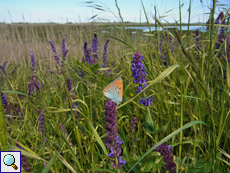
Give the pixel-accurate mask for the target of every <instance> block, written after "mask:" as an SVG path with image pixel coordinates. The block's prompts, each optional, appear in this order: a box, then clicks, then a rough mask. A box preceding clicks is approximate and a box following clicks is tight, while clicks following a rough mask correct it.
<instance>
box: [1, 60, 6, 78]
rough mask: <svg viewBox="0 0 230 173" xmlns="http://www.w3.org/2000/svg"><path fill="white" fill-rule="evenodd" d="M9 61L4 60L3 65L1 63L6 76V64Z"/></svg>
mask: <svg viewBox="0 0 230 173" xmlns="http://www.w3.org/2000/svg"><path fill="white" fill-rule="evenodd" d="M7 63H8V61H6V62H4V63H3V64H2V65H0V68H1V70H2V73H3V74H4V75H5V76H6V64H7Z"/></svg>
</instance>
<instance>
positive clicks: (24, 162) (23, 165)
mask: <svg viewBox="0 0 230 173" xmlns="http://www.w3.org/2000/svg"><path fill="white" fill-rule="evenodd" d="M18 142H19V141H18ZM16 147H18V148H21V149H22V150H24V148H23V147H21V146H19V145H18V143H16ZM26 159H27V157H26V156H24V155H21V166H22V167H23V169H24V171H26V172H30V166H28V162H27V161H26Z"/></svg>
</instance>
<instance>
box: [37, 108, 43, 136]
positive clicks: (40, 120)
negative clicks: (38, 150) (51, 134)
mask: <svg viewBox="0 0 230 173" xmlns="http://www.w3.org/2000/svg"><path fill="white" fill-rule="evenodd" d="M38 121H39V131H40V132H42V131H43V126H44V114H43V113H42V111H41V110H38Z"/></svg>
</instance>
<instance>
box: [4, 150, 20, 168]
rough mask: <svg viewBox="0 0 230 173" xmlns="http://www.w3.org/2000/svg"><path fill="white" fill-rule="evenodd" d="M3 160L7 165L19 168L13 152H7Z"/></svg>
mask: <svg viewBox="0 0 230 173" xmlns="http://www.w3.org/2000/svg"><path fill="white" fill-rule="evenodd" d="M3 162H4V164H5V165H7V166H12V167H13V168H14V169H15V170H17V169H18V167H17V166H16V165H15V164H14V163H15V158H14V156H13V155H11V154H7V155H5V156H4V158H3Z"/></svg>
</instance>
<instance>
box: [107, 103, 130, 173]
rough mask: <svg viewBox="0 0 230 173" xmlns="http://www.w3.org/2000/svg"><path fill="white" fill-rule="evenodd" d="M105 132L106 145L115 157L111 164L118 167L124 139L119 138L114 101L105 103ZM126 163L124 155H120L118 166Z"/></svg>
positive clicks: (111, 155) (110, 154)
mask: <svg viewBox="0 0 230 173" xmlns="http://www.w3.org/2000/svg"><path fill="white" fill-rule="evenodd" d="M105 133H106V134H107V135H106V139H107V141H106V142H105V145H106V146H107V147H108V148H110V153H109V154H108V156H109V157H110V158H112V159H113V161H111V165H112V166H113V167H114V168H115V169H116V168H117V167H116V164H115V160H114V159H116V158H117V157H119V155H120V154H121V148H120V147H121V145H122V144H123V141H122V140H119V137H118V131H117V114H116V107H115V104H114V102H112V101H111V100H109V101H108V100H107V101H106V104H105ZM125 163H126V161H125V160H122V157H121V158H120V157H119V163H118V167H119V168H120V167H122V166H124V164H125Z"/></svg>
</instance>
